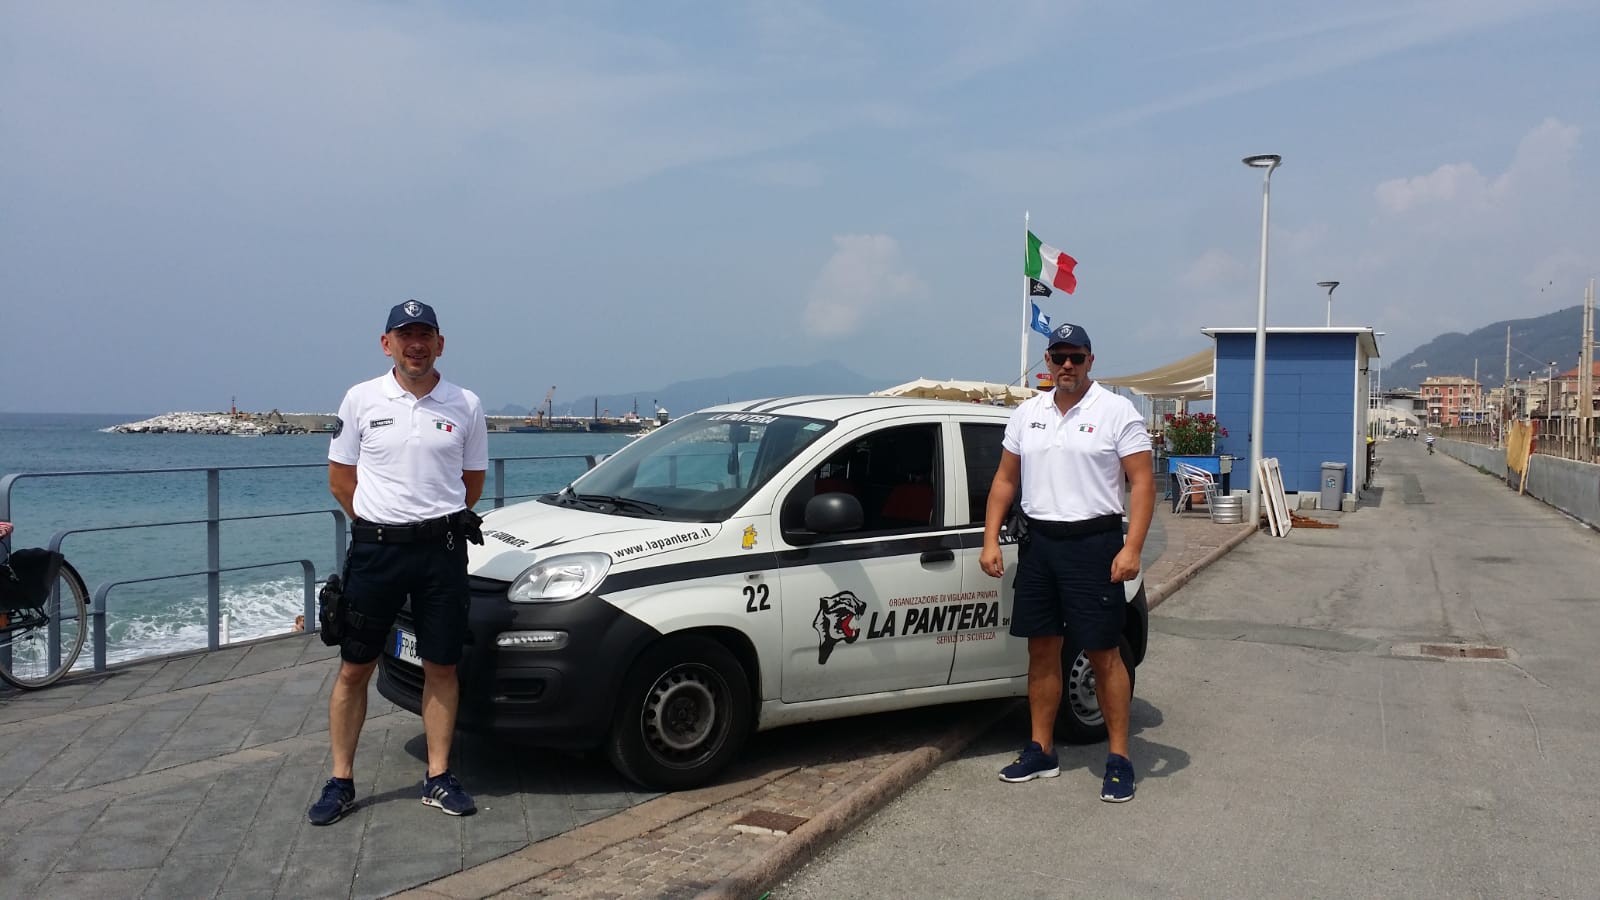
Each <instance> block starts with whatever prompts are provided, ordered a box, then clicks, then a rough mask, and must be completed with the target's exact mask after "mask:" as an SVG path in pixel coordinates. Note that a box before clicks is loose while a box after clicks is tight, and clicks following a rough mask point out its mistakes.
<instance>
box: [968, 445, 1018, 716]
mask: <svg viewBox="0 0 1600 900" xmlns="http://www.w3.org/2000/svg"><path fill="white" fill-rule="evenodd" d="M957 430H958V432H959V434H960V439H959V440H960V454H959V456H958V457H957V459H958V460H959V463H960V467H961V468H960V479H961V481H962V485H963V490H962V491H961V494H960V496H959V497H958V498H957V503H956V507H957V508H956V515H957V516H958V519H957V521H958V522H960V523H961V528H960V533H961V549H960V550H958V551H956V556H957V559H958V561H959V563H960V566H961V591H962V596H963V598H970V600H969V602H972V603H975V604H985V605H987V604H992V605H993V607H992V610H993V611H992V615H985V616H983V617H982V618H981V619H979V620H977V621H976V624H974V625H973V626H972V627H970V628H965V629H962V630H961V631H960V632H958V633H957V635H956V647H955V662H954V665H953V666H952V667H951V670H950V683H951V684H960V683H963V682H969V681H983V680H985V679H989V678H1009V677H1012V676H1015V675H1022V674H1025V673H1026V672H1027V671H1028V642H1027V640H1025V639H1023V638H1015V637H1012V636H1011V635H1010V633H1009V632H1010V626H1011V603H1012V599H1013V597H1014V595H1015V594H1014V591H1013V590H1012V585H1013V584H1014V583H1015V580H1016V577H1017V576H1016V573H1017V546H1016V544H1015V543H1012V542H1011V541H1010V539H1009V536H1008V535H1002V536H1001V545H1000V548H1001V550H1002V551H1004V554H1005V557H1004V558H1005V566H1006V574H1005V576H1004V577H1003V578H994V577H992V576H990V575H988V574H987V573H985V572H984V571H983V569H982V568H981V567H980V566H979V565H978V559H979V556H980V555H981V554H982V552H983V518H984V514H985V512H986V507H987V506H988V503H989V486H990V485H991V484H992V483H993V481H994V473H995V470H996V469H998V468H999V467H1000V453H1001V446H1000V445H1001V441H1002V440H1003V439H1004V438H1005V433H1006V426H1005V422H1004V421H1000V420H996V419H987V420H980V421H966V422H961V423H959V426H958V429H957Z"/></svg>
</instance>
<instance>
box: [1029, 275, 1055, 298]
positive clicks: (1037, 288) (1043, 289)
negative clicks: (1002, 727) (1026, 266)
mask: <svg viewBox="0 0 1600 900" xmlns="http://www.w3.org/2000/svg"><path fill="white" fill-rule="evenodd" d="M1028 296H1029V297H1048V296H1050V285H1048V284H1045V283H1044V282H1042V281H1040V280H1038V279H1037V278H1029V279H1028Z"/></svg>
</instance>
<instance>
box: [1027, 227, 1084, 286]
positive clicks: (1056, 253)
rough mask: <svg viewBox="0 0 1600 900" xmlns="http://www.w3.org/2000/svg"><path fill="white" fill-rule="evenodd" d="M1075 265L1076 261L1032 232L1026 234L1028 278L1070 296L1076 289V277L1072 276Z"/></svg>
mask: <svg viewBox="0 0 1600 900" xmlns="http://www.w3.org/2000/svg"><path fill="white" fill-rule="evenodd" d="M1077 265H1078V261H1077V260H1075V259H1073V258H1072V257H1070V256H1068V255H1066V254H1065V253H1062V252H1061V251H1060V250H1057V249H1056V248H1054V247H1052V246H1050V245H1049V244H1046V243H1044V242H1043V241H1041V240H1039V239H1038V238H1036V237H1034V236H1033V232H1031V231H1030V232H1028V262H1027V272H1026V274H1027V276H1028V277H1029V278H1033V279H1035V280H1038V281H1042V282H1044V283H1045V284H1048V285H1051V286H1052V287H1055V288H1058V289H1060V290H1063V291H1066V292H1067V293H1069V294H1070V293H1072V292H1073V291H1075V290H1077V288H1078V276H1076V275H1074V274H1072V270H1073V268H1074V267H1076V266H1077Z"/></svg>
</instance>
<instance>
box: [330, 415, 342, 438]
mask: <svg viewBox="0 0 1600 900" xmlns="http://www.w3.org/2000/svg"><path fill="white" fill-rule="evenodd" d="M341 434H344V420H343V419H341V418H339V417H338V416H334V417H333V436H334V437H338V436H339V435H341Z"/></svg>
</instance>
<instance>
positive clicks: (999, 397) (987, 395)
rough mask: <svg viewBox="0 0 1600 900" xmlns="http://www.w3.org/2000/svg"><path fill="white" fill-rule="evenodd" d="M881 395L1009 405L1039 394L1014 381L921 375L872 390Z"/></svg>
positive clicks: (1014, 404) (874, 393) (876, 394)
mask: <svg viewBox="0 0 1600 900" xmlns="http://www.w3.org/2000/svg"><path fill="white" fill-rule="evenodd" d="M872 393H873V395H874V396H878V397H924V398H928V399H931V400H967V401H974V400H975V401H978V402H980V403H993V402H1002V403H1004V404H1005V405H1006V406H1016V405H1017V404H1018V403H1021V402H1022V401H1024V400H1026V399H1028V398H1029V397H1032V396H1033V395H1034V394H1036V393H1038V391H1035V390H1034V389H1033V388H1024V387H1018V386H1016V385H1014V384H996V383H994V382H992V381H957V380H954V379H951V380H946V381H935V380H933V379H931V378H918V379H917V380H916V381H908V382H906V383H905V384H897V385H895V386H894V387H891V388H884V389H883V390H881V391H873V392H872Z"/></svg>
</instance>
